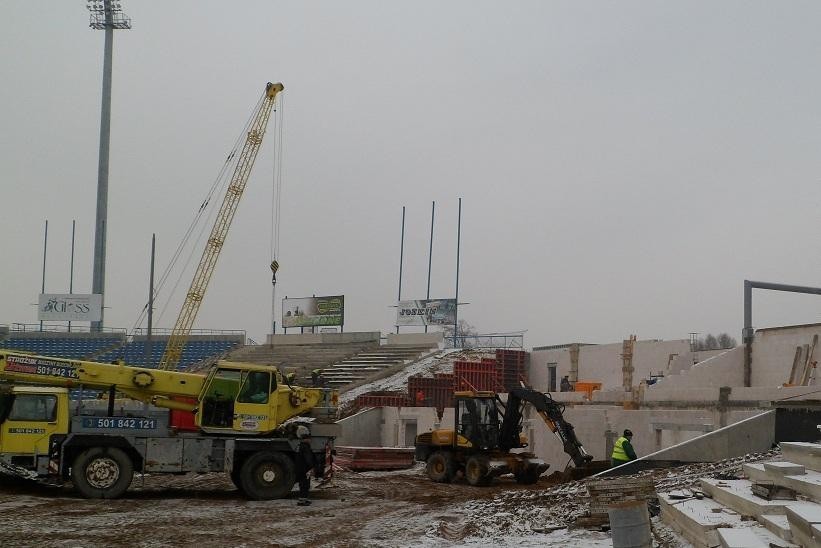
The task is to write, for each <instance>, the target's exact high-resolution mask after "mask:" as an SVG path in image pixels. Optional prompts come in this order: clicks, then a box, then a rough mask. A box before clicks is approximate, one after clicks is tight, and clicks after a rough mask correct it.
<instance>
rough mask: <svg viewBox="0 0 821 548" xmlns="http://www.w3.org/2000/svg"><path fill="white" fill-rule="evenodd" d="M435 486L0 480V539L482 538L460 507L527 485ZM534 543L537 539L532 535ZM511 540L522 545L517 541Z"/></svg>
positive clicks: (255, 541) (400, 477)
mask: <svg viewBox="0 0 821 548" xmlns="http://www.w3.org/2000/svg"><path fill="white" fill-rule="evenodd" d="M545 486H546V482H543V483H542V484H541V485H538V486H527V487H524V486H519V485H517V484H516V483H515V482H514V481H513V480H512V479H507V478H500V479H498V480H496V482H495V483H494V485H492V486H490V487H486V488H476V487H471V486H469V485H467V484H465V483H461V484H459V483H457V484H452V485H446V484H436V483H433V482H431V481H430V480H428V479H427V477H426V476H425V475H424V472H423V470H422V469H421V468H415V469H411V470H405V471H400V472H366V473H359V474H357V473H353V472H345V471H342V472H337V473H336V475H335V477H334V479H333V481H332V483H331V484H330V485H327V486H324V487H321V488H318V489H315V490H314V491H313V493H312V496H313V504H312V505H311V506H308V507H298V506H297V505H296V492H294V493H293V494H292V496H291V497H290V498H288V499H283V500H275V501H265V502H255V501H249V500H246V499H244V498H243V497H242V495H241V494H240V493H238V492H237V490H236V489H235V488H234V486H233V484H231V482H230V480H228V479H227V478H225V477H223V476H222V475H220V474H205V475H185V476H167V475H157V476H151V477H149V476H146V477H144V478H141V477H139V476H137V477H135V479H134V482H133V484H132V486H131V489H130V490H129V491H128V493H127V494H126V496H125V497H124V498H122V499H119V500H112V501H107V500H85V499H81V498H79V497H77V496H76V495H74V493H73V492H72V491H71V490H70V489H69V488H63V487H60V488H58V487H48V486H42V485H35V484H25V483H20V482H13V481H8V480H2V479H0V546H37V547H42V546H125V545H129V546H271V545H282V546H338V547H347V546H410V545H417V546H418V545H426V546H437V545H450V544H453V543H457V544H459V543H465V542H467V543H470V544H483V542H482V541H481V539H472V540H471V539H470V535H471V534H472V532H473V531H475V529H476V528H475V527H474V526H473V524H471V523H470V519H469V517H468V516H466V514H465V511H464V509H463V505H464V504H465V503H467V502H470V501H482V500H490V499H492V498H493V497H494V496H495V495H498V494H499V493H501V492H508V491H512V492H515V491H520V490H533V489H534V488H535V489H538V488H540V487H541V488H544V487H545ZM534 540H535V539H534ZM516 544H521V543H520V542H516Z"/></svg>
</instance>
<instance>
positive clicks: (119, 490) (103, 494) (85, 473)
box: [71, 447, 134, 499]
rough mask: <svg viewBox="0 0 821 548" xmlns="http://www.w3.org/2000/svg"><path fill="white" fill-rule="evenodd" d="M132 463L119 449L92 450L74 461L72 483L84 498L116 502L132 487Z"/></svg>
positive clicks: (92, 448)
mask: <svg viewBox="0 0 821 548" xmlns="http://www.w3.org/2000/svg"><path fill="white" fill-rule="evenodd" d="M133 477H134V464H133V463H132V462H131V458H130V457H129V456H128V455H126V454H125V452H124V451H123V450H122V449H117V448H116V447H91V448H90V449H86V450H85V451H83V452H82V453H80V454H79V455H77V458H75V459H74V463H73V464H72V466H71V481H72V482H73V483H74V488H75V489H76V490H77V491H78V492H79V493H80V494H81V495H82V496H84V497H85V498H89V499H116V498H118V497H120V496H122V494H123V493H125V492H126V490H128V486H129V485H131V479H132V478H133Z"/></svg>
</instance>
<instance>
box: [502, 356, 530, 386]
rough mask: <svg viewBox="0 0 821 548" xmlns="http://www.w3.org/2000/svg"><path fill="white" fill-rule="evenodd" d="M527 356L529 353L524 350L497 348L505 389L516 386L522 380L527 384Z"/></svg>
mask: <svg viewBox="0 0 821 548" xmlns="http://www.w3.org/2000/svg"><path fill="white" fill-rule="evenodd" d="M527 358H528V353H527V352H524V351H522V350H508V349H499V350H496V362H497V363H498V367H499V369H500V376H501V382H502V384H503V386H504V388H505V390H510V389H511V388H516V387H518V386H520V385H521V383H522V382H524V383H525V384H527Z"/></svg>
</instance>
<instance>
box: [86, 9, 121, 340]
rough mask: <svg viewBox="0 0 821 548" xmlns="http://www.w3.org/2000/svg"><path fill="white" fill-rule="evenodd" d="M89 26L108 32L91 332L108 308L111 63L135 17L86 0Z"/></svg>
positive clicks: (101, 112)
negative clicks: (120, 34) (120, 35)
mask: <svg viewBox="0 0 821 548" xmlns="http://www.w3.org/2000/svg"><path fill="white" fill-rule="evenodd" d="M86 2H87V3H86V8H88V11H89V14H90V15H89V24H88V26H89V27H91V28H92V29H94V30H104V31H105V50H104V53H103V98H102V106H101V109H100V156H99V161H98V165H97V220H96V224H95V227H94V266H93V268H94V270H93V275H92V281H91V292H92V293H94V294H97V295H100V320H99V321H94V322H91V331H102V329H103V310H105V244H106V228H107V227H106V224H107V220H108V150H109V146H108V145H109V140H110V137H111V65H112V50H113V47H114V29H117V30H128V29H130V28H131V18H130V17H128V16H127V15H125V14H124V13H123V12H122V4H121V3H120V2H119V1H115V0H86Z"/></svg>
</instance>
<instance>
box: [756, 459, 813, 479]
mask: <svg viewBox="0 0 821 548" xmlns="http://www.w3.org/2000/svg"><path fill="white" fill-rule="evenodd" d="M764 470H766V471H767V472H769V473H770V474H776V475H779V476H800V475H801V474H805V473H806V470H805V469H804V467H803V466H802V465H800V464H794V463H792V462H765V463H764Z"/></svg>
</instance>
